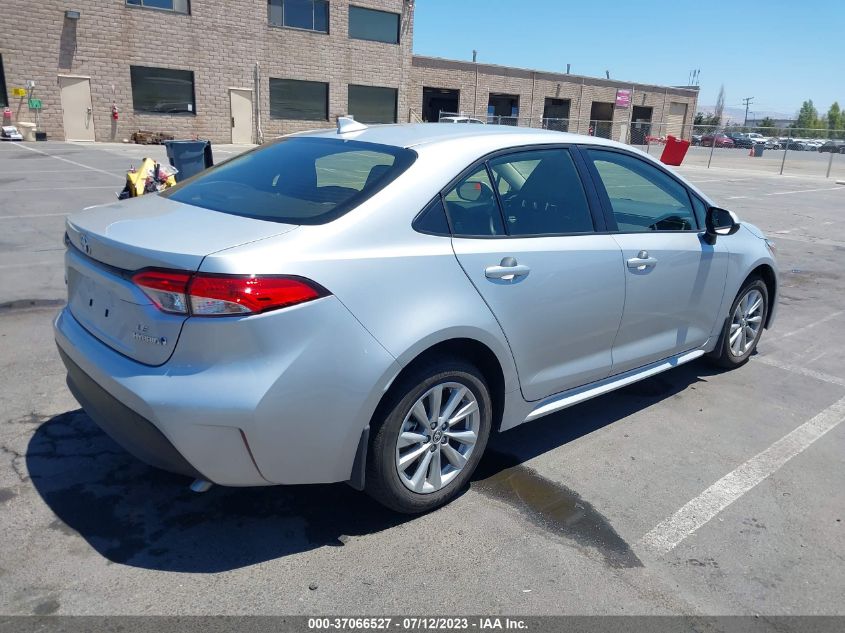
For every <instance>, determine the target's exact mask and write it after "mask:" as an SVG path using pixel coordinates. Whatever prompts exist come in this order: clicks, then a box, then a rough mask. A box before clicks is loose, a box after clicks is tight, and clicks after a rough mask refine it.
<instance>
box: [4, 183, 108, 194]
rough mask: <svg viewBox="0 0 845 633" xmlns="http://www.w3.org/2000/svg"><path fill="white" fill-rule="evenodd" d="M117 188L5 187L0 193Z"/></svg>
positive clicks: (62, 186)
mask: <svg viewBox="0 0 845 633" xmlns="http://www.w3.org/2000/svg"><path fill="white" fill-rule="evenodd" d="M117 188H118V185H93V186H92V185H89V186H85V187H65V186H64V185H56V186H55V187H17V188H15V189H6V188H5V187H2V186H0V191H1V192H3V193H6V192H8V191H15V192H20V191H56V189H61V190H62V191H68V190H71V189H111V190H112V191H114V190H115V189H117Z"/></svg>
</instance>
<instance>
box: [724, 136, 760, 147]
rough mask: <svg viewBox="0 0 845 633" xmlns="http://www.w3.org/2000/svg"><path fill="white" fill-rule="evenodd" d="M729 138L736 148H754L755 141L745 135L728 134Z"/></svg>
mask: <svg viewBox="0 0 845 633" xmlns="http://www.w3.org/2000/svg"><path fill="white" fill-rule="evenodd" d="M727 136H728V138H729V139H731V140H732V141H733V142H734V147H742V148H745V149H748V148H750V147H754V141H752V140H751V139H750V138H748V137H747V136H746V135H745V134H728V135H727Z"/></svg>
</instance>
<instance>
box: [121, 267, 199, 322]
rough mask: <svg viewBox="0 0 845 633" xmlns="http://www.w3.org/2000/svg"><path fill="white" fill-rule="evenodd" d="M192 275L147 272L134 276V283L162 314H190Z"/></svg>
mask: <svg viewBox="0 0 845 633" xmlns="http://www.w3.org/2000/svg"><path fill="white" fill-rule="evenodd" d="M189 281H191V274H190V273H183V272H178V271H171V270H145V271H141V272H139V273H136V274H135V275H133V276H132V282H133V283H134V284H135V285H136V286H138V287H139V288H140V289H141V290H143V291H144V294H146V295H147V296H148V297H149V298H150V299H152V301H153V303H154V304H156V305H157V306H158V308H159V310H161V311H162V312H171V313H173V314H188V299H187V296H186V295H187V292H188V282H189Z"/></svg>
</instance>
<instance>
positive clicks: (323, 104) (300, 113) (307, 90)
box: [270, 78, 329, 121]
mask: <svg viewBox="0 0 845 633" xmlns="http://www.w3.org/2000/svg"><path fill="white" fill-rule="evenodd" d="M270 118H272V119H296V120H301V121H328V119H329V84H327V83H323V82H321V81H298V80H295V79H272V78H271V79H270Z"/></svg>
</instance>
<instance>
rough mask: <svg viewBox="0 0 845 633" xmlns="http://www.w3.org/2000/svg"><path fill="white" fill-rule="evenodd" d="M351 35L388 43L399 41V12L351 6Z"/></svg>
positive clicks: (358, 38) (359, 38)
mask: <svg viewBox="0 0 845 633" xmlns="http://www.w3.org/2000/svg"><path fill="white" fill-rule="evenodd" d="M349 37H351V38H352V39H355V40H370V41H372V42H385V43H387V44H398V43H399V14H398V13H389V12H387V11H376V10H375V9H365V8H364V7H353V6H350V7H349Z"/></svg>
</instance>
